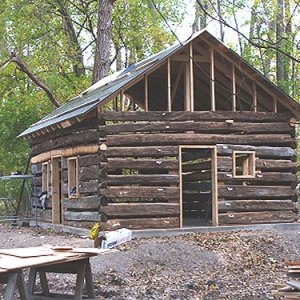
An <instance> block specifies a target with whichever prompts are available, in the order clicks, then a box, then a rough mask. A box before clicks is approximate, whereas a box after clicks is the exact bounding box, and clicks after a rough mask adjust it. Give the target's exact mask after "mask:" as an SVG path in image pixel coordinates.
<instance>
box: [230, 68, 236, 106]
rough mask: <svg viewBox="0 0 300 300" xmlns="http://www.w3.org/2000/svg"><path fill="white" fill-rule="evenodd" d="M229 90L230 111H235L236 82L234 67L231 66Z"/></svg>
mask: <svg viewBox="0 0 300 300" xmlns="http://www.w3.org/2000/svg"><path fill="white" fill-rule="evenodd" d="M231 90H232V111H236V80H235V66H234V65H232V74H231Z"/></svg>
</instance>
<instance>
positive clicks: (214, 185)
mask: <svg viewBox="0 0 300 300" xmlns="http://www.w3.org/2000/svg"><path fill="white" fill-rule="evenodd" d="M211 154H212V166H211V175H212V224H213V226H218V225H219V208H218V170H217V168H218V166H217V147H213V148H212V151H211Z"/></svg>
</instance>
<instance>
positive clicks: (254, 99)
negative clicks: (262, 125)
mask: <svg viewBox="0 0 300 300" xmlns="http://www.w3.org/2000/svg"><path fill="white" fill-rule="evenodd" d="M252 94H253V111H255V112H257V89H256V84H255V81H252Z"/></svg>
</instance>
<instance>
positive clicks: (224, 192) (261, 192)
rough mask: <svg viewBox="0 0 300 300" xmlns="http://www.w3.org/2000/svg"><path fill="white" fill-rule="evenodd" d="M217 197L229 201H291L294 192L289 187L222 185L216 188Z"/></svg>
mask: <svg viewBox="0 0 300 300" xmlns="http://www.w3.org/2000/svg"><path fill="white" fill-rule="evenodd" d="M218 195H219V197H220V198H230V199H291V198H293V196H294V195H295V190H294V189H292V188H291V187H289V186H253V185H251V186H249V185H248V186H242V185H227V186H226V185H224V186H219V187H218Z"/></svg>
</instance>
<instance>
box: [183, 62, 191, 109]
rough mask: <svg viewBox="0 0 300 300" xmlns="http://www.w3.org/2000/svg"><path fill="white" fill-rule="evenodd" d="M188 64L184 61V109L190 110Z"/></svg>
mask: <svg viewBox="0 0 300 300" xmlns="http://www.w3.org/2000/svg"><path fill="white" fill-rule="evenodd" d="M190 87H191V86H190V65H189V63H185V70H184V110H185V111H191V101H190V99H191V89H190Z"/></svg>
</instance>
